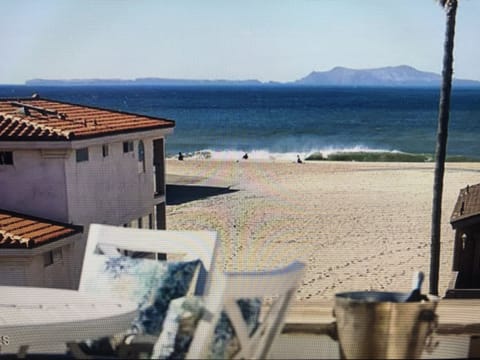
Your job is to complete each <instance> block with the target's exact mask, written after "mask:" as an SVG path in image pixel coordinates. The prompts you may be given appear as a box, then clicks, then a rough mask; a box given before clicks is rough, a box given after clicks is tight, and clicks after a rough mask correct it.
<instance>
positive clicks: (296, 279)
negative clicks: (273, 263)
mask: <svg viewBox="0 0 480 360" xmlns="http://www.w3.org/2000/svg"><path fill="white" fill-rule="evenodd" d="M304 269H305V265H304V264H303V263H301V262H298V261H295V262H293V263H291V264H290V265H288V266H287V267H285V268H282V269H277V270H273V271H264V272H244V273H226V274H223V275H222V274H216V276H215V277H214V279H213V283H212V288H211V292H210V293H209V295H208V296H207V297H206V298H205V309H206V311H205V312H204V316H203V317H202V319H201V320H200V321H199V323H198V326H197V328H196V330H195V335H194V337H193V339H192V343H191V345H190V348H189V351H188V354H187V358H189V359H198V358H202V357H204V356H205V352H206V351H207V348H208V346H209V345H210V343H211V341H212V337H213V333H214V330H215V326H216V325H217V323H218V320H219V318H220V314H221V312H222V311H225V313H226V314H227V316H228V318H229V319H230V322H231V324H232V326H233V328H234V331H235V333H236V336H237V338H238V341H239V345H240V350H239V352H237V353H236V354H235V355H234V358H236V359H265V358H266V357H267V356H268V352H269V350H270V347H271V345H272V343H273V341H274V340H275V338H276V337H277V336H278V334H279V333H280V332H281V330H282V328H283V324H284V320H285V315H286V313H287V310H288V307H289V305H290V303H291V301H292V299H293V298H294V295H295V292H296V290H297V288H298V285H299V283H300V281H301V279H302V277H303V274H304ZM217 275H218V276H217ZM273 296H275V298H273V299H272V304H271V306H268V307H265V306H264V307H262V312H263V311H264V310H265V309H267V313H266V314H261V315H260V323H259V324H258V326H257V328H256V329H255V331H254V332H253V334H251V335H250V334H249V331H248V329H247V324H246V322H245V320H244V318H243V316H242V313H241V310H240V307H239V305H238V303H237V300H239V299H254V298H260V299H264V298H266V297H268V298H270V297H273Z"/></svg>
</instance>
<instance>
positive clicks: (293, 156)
mask: <svg viewBox="0 0 480 360" xmlns="http://www.w3.org/2000/svg"><path fill="white" fill-rule="evenodd" d="M356 152H367V153H384V152H389V153H402V152H401V151H398V150H390V149H374V148H369V147H366V146H363V145H355V146H351V147H339V146H338V147H337V146H329V147H324V148H319V149H311V150H308V151H291V152H272V151H269V150H264V149H257V150H251V151H248V152H245V151H240V150H211V149H205V150H200V151H195V152H192V153H186V154H184V156H185V157H186V158H192V159H212V160H243V155H244V154H245V153H247V154H248V158H249V159H252V160H263V161H296V160H297V155H299V156H300V158H301V159H306V158H308V157H309V156H310V155H312V154H318V153H321V154H322V156H323V157H324V158H328V156H329V155H331V154H339V153H356ZM170 157H171V158H173V157H175V155H173V156H170Z"/></svg>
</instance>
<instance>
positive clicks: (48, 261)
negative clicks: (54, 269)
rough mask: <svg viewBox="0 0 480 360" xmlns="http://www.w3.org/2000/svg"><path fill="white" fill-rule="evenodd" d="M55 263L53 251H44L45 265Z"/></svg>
mask: <svg viewBox="0 0 480 360" xmlns="http://www.w3.org/2000/svg"><path fill="white" fill-rule="evenodd" d="M52 264H53V251H47V252H46V253H43V266H49V265H52Z"/></svg>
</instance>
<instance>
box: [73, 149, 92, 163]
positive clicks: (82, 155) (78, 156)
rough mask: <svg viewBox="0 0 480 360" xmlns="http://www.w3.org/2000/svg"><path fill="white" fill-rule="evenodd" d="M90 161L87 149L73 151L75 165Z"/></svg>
mask: <svg viewBox="0 0 480 360" xmlns="http://www.w3.org/2000/svg"><path fill="white" fill-rule="evenodd" d="M89 160H90V154H89V151H88V147H84V148H80V149H76V150H75V161H76V162H77V163H80V162H85V161H89Z"/></svg>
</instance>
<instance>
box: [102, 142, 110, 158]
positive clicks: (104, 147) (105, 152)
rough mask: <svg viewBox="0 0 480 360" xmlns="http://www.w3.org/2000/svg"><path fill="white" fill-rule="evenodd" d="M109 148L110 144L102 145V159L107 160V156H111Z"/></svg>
mask: <svg viewBox="0 0 480 360" xmlns="http://www.w3.org/2000/svg"><path fill="white" fill-rule="evenodd" d="M109 150H110V149H109V146H108V144H103V145H102V157H104V158H106V157H107V156H109V155H110V154H109Z"/></svg>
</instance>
